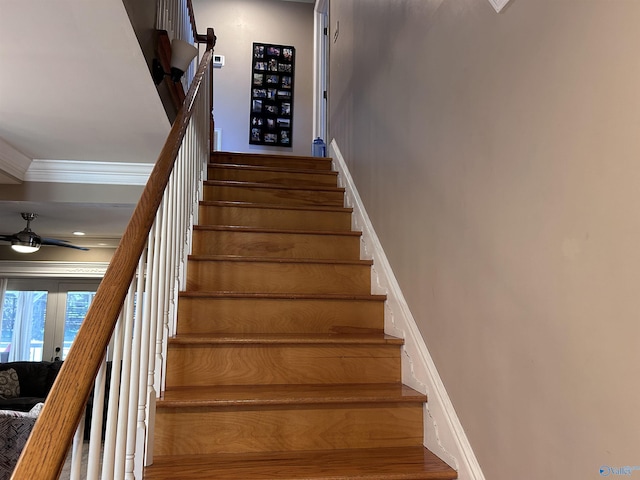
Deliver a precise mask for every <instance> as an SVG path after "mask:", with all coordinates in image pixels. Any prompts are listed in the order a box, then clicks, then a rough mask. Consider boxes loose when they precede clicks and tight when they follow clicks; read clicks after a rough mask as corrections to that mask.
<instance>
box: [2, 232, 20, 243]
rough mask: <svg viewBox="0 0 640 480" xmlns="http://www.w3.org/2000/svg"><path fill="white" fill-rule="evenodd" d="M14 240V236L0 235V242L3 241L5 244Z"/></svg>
mask: <svg viewBox="0 0 640 480" xmlns="http://www.w3.org/2000/svg"><path fill="white" fill-rule="evenodd" d="M15 238H16V236H15V234H13V235H0V240H4V241H5V242H10V241H11V240H14V239H15Z"/></svg>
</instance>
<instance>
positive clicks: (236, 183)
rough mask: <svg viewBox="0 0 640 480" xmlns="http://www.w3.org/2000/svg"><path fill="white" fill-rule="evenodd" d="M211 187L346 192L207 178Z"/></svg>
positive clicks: (309, 186) (312, 186)
mask: <svg viewBox="0 0 640 480" xmlns="http://www.w3.org/2000/svg"><path fill="white" fill-rule="evenodd" d="M203 184H204V185H205V186H209V187H236V188H264V189H267V190H302V191H312V192H328V193H342V194H344V193H345V189H344V188H343V187H327V186H322V185H302V186H298V185H281V184H277V183H263V182H242V181H238V180H205V181H204V182H203Z"/></svg>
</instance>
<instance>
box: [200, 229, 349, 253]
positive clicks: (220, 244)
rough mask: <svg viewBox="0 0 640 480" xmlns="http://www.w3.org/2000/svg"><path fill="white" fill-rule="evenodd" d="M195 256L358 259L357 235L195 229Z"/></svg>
mask: <svg viewBox="0 0 640 480" xmlns="http://www.w3.org/2000/svg"><path fill="white" fill-rule="evenodd" d="M193 253H194V254H195V255H237V256H248V257H270V258H315V259H334V260H358V259H359V258H360V237H357V236H352V235H348V236H346V235H313V234H301V233H300V234H293V233H262V232H238V231H235V232H233V231H214V230H194V232H193Z"/></svg>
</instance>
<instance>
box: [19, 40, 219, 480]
mask: <svg viewBox="0 0 640 480" xmlns="http://www.w3.org/2000/svg"><path fill="white" fill-rule="evenodd" d="M207 37H208V39H209V41H208V43H207V50H206V52H205V54H204V55H203V57H202V59H201V62H200V66H199V67H198V71H197V72H196V75H195V77H194V79H193V82H192V83H191V87H190V88H189V91H188V93H187V95H186V98H185V101H184V103H183V105H182V107H181V108H180V110H179V111H178V114H177V117H176V120H175V122H174V123H173V126H172V128H171V131H170V132H169V136H168V138H167V140H166V142H165V145H164V147H163V148H162V151H161V152H160V156H159V157H158V161H157V163H156V165H155V167H154V169H153V171H152V172H151V175H150V176H149V180H148V182H147V185H146V186H145V188H144V191H143V192H142V196H141V198H140V201H139V202H138V204H137V206H136V208H135V210H134V212H133V215H132V217H131V220H130V221H129V224H128V225H127V228H126V230H125V232H124V234H123V236H122V239H121V241H120V244H119V246H118V249H117V250H116V252H115V254H114V256H113V259H112V260H111V263H110V264H109V267H108V268H107V271H106V273H105V275H104V278H103V279H102V282H101V284H100V287H99V288H98V291H97V292H96V295H95V297H94V299H93V302H92V303H91V306H90V308H89V311H88V312H87V315H86V317H85V320H84V322H83V323H82V325H81V327H80V330H79V331H78V335H77V336H76V339H75V340H74V342H73V345H72V347H71V349H70V351H69V353H68V355H67V357H66V359H65V361H64V364H63V366H62V368H61V369H60V372H59V374H58V376H57V378H56V381H55V383H54V385H53V387H52V389H51V392H50V393H49V395H48V397H47V400H46V401H45V404H44V408H43V409H42V412H41V413H40V415H39V417H38V420H37V422H36V424H35V426H34V428H33V431H32V432H31V436H30V437H29V440H28V441H27V444H26V445H25V447H24V450H23V452H22V455H21V457H20V459H19V461H18V464H17V465H16V468H15V470H14V472H13V475H12V476H11V478H12V479H13V480H56V479H58V477H59V475H60V471H61V470H62V467H63V465H64V461H65V457H66V454H67V450H68V447H69V444H70V442H71V439H72V438H73V434H74V432H75V430H76V428H77V426H78V423H79V422H80V418H81V417H82V413H83V411H84V408H85V405H86V402H87V399H88V397H89V393H90V392H91V389H92V387H93V382H94V379H95V377H96V374H97V372H98V368H99V366H100V363H101V362H102V359H103V357H104V352H105V350H106V348H107V345H108V343H109V340H110V338H111V335H112V333H113V330H114V327H115V324H116V321H117V320H118V315H119V313H120V310H121V308H122V304H123V302H124V299H125V297H126V295H127V291H128V289H129V285H130V283H131V281H132V279H133V276H134V274H135V271H136V267H137V265H138V259H139V258H140V256H141V255H142V253H143V251H144V249H145V246H146V243H147V237H148V235H149V232H150V230H151V227H152V225H153V222H154V219H155V217H156V214H157V210H158V207H159V205H160V203H161V201H162V196H163V193H164V191H165V188H166V185H167V182H168V181H169V177H170V175H171V172H172V170H173V167H174V164H175V161H176V157H177V154H178V150H179V148H180V145H181V144H182V141H183V138H184V134H185V131H186V128H187V125H188V123H189V120H190V119H191V116H192V113H193V112H192V110H193V106H194V100H195V98H196V95H197V94H198V92H199V90H200V89H201V88H202V86H203V85H204V84H206V82H204V80H205V77H204V75H205V74H206V73H207V68H212V65H211V64H212V59H213V43H214V38H215V35H214V33H213V29H211V28H209V29H208V30H207Z"/></svg>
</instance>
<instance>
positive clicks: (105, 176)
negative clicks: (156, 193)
mask: <svg viewBox="0 0 640 480" xmlns="http://www.w3.org/2000/svg"><path fill="white" fill-rule="evenodd" d="M152 169H153V164H151V163H121V162H89V161H87V162H84V161H76V160H39V159H36V160H33V162H31V166H30V167H29V169H28V170H27V173H26V175H25V180H26V181H28V182H51V183H91V184H101V185H145V184H146V183H147V180H148V178H149V174H150V173H151V170H152Z"/></svg>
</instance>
